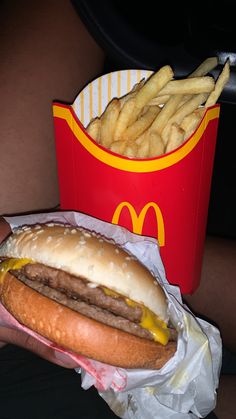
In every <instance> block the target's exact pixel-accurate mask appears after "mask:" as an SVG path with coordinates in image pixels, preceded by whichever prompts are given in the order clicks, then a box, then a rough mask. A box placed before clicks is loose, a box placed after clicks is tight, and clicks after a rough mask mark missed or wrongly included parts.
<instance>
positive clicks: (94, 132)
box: [86, 118, 101, 143]
mask: <svg viewBox="0 0 236 419" xmlns="http://www.w3.org/2000/svg"><path fill="white" fill-rule="evenodd" d="M100 130H101V120H100V118H94V119H92V120H91V121H90V123H89V124H88V126H87V128H86V131H87V133H88V134H89V135H90V137H92V138H93V139H94V140H95V141H97V143H99V142H100Z"/></svg>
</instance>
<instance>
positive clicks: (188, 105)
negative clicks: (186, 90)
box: [161, 93, 207, 144]
mask: <svg viewBox="0 0 236 419" xmlns="http://www.w3.org/2000/svg"><path fill="white" fill-rule="evenodd" d="M206 99H207V94H205V93H201V94H199V95H195V96H193V97H191V99H190V100H188V101H187V102H185V103H184V104H183V105H182V106H181V107H180V108H178V109H177V111H176V113H175V114H174V115H173V116H172V117H171V118H170V119H169V121H168V123H167V124H166V126H165V127H164V129H163V131H162V134H161V135H162V139H163V141H164V144H167V142H168V140H169V136H170V128H171V125H172V124H174V123H175V124H178V125H180V124H181V122H182V121H183V119H184V118H185V117H186V116H187V115H189V114H190V113H192V112H194V111H195V110H196V109H197V108H198V107H199V106H200V105H202V103H204V102H205V100H206Z"/></svg>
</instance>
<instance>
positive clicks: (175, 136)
mask: <svg viewBox="0 0 236 419" xmlns="http://www.w3.org/2000/svg"><path fill="white" fill-rule="evenodd" d="M183 140H184V130H183V129H182V128H180V127H179V125H178V124H175V123H174V124H172V125H171V128H170V136H169V139H168V142H167V144H166V149H165V152H166V153H169V152H170V151H173V150H175V149H176V148H178V147H179V146H180V145H181V144H182V143H183Z"/></svg>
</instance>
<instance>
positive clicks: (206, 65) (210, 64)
mask: <svg viewBox="0 0 236 419" xmlns="http://www.w3.org/2000/svg"><path fill="white" fill-rule="evenodd" d="M217 65H218V57H209V58H207V59H206V60H204V61H203V62H202V63H201V64H200V65H199V66H198V67H197V68H196V70H194V71H193V72H192V73H191V74H190V75H189V76H188V77H189V78H190V77H191V78H192V77H201V76H205V75H206V74H208V73H209V72H210V71H211V70H213V69H214V68H215V67H217Z"/></svg>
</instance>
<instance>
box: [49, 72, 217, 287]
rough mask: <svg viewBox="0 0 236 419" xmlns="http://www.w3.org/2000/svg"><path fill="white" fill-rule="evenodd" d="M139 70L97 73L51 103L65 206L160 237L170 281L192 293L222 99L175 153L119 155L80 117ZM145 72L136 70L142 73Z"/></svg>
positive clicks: (95, 109) (89, 115)
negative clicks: (66, 101) (72, 95)
mask: <svg viewBox="0 0 236 419" xmlns="http://www.w3.org/2000/svg"><path fill="white" fill-rule="evenodd" d="M135 71H136V70H126V71H123V72H116V73H112V74H110V75H106V76H103V77H101V78H99V79H97V80H96V81H95V82H92V83H91V84H90V85H88V86H87V87H86V89H85V90H84V91H83V92H81V93H80V95H79V96H78V98H77V99H76V101H75V103H74V104H73V105H63V104H59V103H54V105H53V115H54V126H55V140H56V154H57V162H58V177H59V190H60V207H61V209H62V210H76V211H80V212H84V213H86V214H89V215H92V216H94V217H96V218H99V219H101V220H104V221H108V222H111V223H114V224H119V225H121V226H124V227H126V228H128V229H129V230H131V231H133V232H135V233H137V234H142V235H147V236H151V237H155V238H156V239H157V240H158V242H159V246H160V253H161V257H162V261H163V263H164V267H165V270H166V276H167V279H168V281H169V282H170V283H171V284H175V285H178V286H179V287H180V290H181V292H182V293H183V294H191V293H193V292H194V291H195V290H196V289H197V287H198V286H199V283H200V276H201V267H202V256H203V249H204V241H205V233H206V222H207V213H208V206H209V196H210V187H211V178H212V170H213V162H214V154H215V145H216V138H217V128H218V120H219V112H220V107H219V105H215V106H213V107H211V108H209V109H207V110H206V112H205V114H204V116H203V118H202V120H201V122H200V124H199V126H198V128H197V129H196V131H195V132H194V134H193V135H192V136H191V137H190V138H189V139H188V140H187V141H185V143H184V144H182V146H180V147H179V148H178V149H176V150H175V151H173V152H171V153H168V154H165V155H163V156H160V157H157V158H152V159H144V160H138V159H129V158H126V157H122V156H119V155H117V154H115V153H112V152H110V151H109V150H106V149H104V148H103V147H101V146H100V145H98V144H97V143H96V142H95V141H93V140H92V139H91V138H90V137H89V136H88V135H87V134H86V132H85V130H84V127H83V125H85V126H86V125H87V123H88V122H89V120H90V119H91V118H92V117H94V116H96V115H99V114H101V113H102V112H103V109H104V107H105V104H107V103H108V101H109V99H110V98H112V97H114V96H120V95H123V94H125V93H126V92H127V91H128V90H130V89H129V86H128V84H131V87H132V80H131V76H130V74H129V73H128V72H131V73H132V72H133V73H134V72H135ZM128 74H129V75H128ZM149 74H150V72H145V75H146V76H147V75H149ZM123 75H125V77H126V83H125V84H124V83H123V81H122V76H123ZM127 75H128V77H127ZM142 76H143V74H142V73H141V72H140V73H137V71H136V77H137V80H138V81H139V79H141V77H142ZM109 77H110V80H109ZM112 77H115V81H116V82H114V80H112ZM104 80H105V81H106V82H107V84H106V86H105V87H104ZM122 83H123V85H122ZM109 86H110V90H109ZM111 86H112V88H114V86H115V88H116V89H117V90H118V91H117V90H116V92H115V93H114V92H112V91H111V90H112V88H111ZM117 86H118V87H117ZM121 87H122V88H121ZM104 91H105V92H106V94H105V95H104ZM107 92H108V93H107ZM109 95H110V98H109V97H107V96H109ZM104 97H105V98H104ZM91 102H93V103H92V105H91ZM95 102H96V104H95ZM78 107H79V109H80V111H79V112H78ZM86 109H87V111H86ZM76 113H77V115H76ZM80 120H82V121H83V124H82V123H81V122H80Z"/></svg>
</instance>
